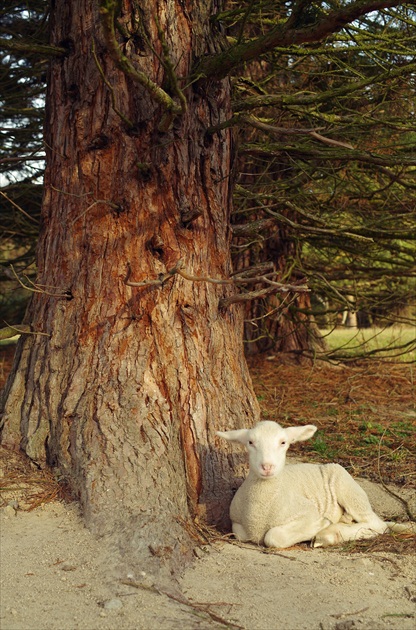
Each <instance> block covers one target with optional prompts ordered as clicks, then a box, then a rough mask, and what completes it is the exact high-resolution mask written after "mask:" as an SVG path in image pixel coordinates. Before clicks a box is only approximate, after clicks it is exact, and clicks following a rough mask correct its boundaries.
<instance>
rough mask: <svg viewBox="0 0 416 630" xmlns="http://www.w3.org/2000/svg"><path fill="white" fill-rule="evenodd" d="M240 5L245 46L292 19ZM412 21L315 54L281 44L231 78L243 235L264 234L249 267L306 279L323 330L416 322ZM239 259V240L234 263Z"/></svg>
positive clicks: (357, 26)
mask: <svg viewBox="0 0 416 630" xmlns="http://www.w3.org/2000/svg"><path fill="white" fill-rule="evenodd" d="M230 4H231V5H232V6H233V11H231V13H230V15H228V14H227V15H223V18H222V19H224V20H227V19H228V21H229V28H230V30H231V31H232V32H233V33H235V34H237V32H239V31H238V29H239V28H240V27H241V23H238V22H237V21H236V16H237V15H242V14H244V15H245V16H246V21H245V26H244V35H242V34H241V32H239V35H238V38H239V40H240V41H242V40H243V39H244V36H245V37H249V35H255V34H257V33H258V32H259V28H262V29H264V30H265V29H266V28H268V27H269V26H268V25H270V24H273V22H274V23H278V22H279V23H280V22H281V21H282V20H284V19H285V18H288V19H289V20H290V19H291V18H290V16H289V15H288V9H287V7H286V5H284V4H283V3H278V5H277V6H275V5H272V4H271V3H261V4H260V5H258V4H257V3H255V4H254V3H247V5H246V6H245V7H244V6H240V8H239V9H237V7H236V6H235V5H234V3H230ZM303 4H305V6H306V7H307V9H308V10H311V5H310V3H303ZM341 4H342V5H345V6H346V5H347V4H348V3H341ZM301 5H302V3H301V2H297V3H295V5H294V8H293V10H292V11H293V12H296V9H299V11H300V10H301ZM314 6H316V5H314ZM322 6H323V5H322ZM331 9H332V5H328V6H327V7H326V9H325V10H327V11H330V10H331ZM239 11H240V14H239V13H238V12H239ZM322 11H323V9H322ZM293 12H292V15H293ZM307 15H309V13H307ZM302 16H303V13H302V12H301V11H300V13H299V15H298V19H301V18H302ZM415 17H416V14H415V12H414V10H413V9H412V8H411V7H409V6H404V5H400V6H397V7H395V8H388V9H384V10H382V11H381V12H377V13H371V14H368V15H366V16H365V17H362V18H360V19H357V20H355V21H353V22H352V23H351V24H349V25H348V26H347V27H346V28H345V29H342V30H339V31H338V32H335V31H334V32H333V33H332V34H331V36H330V37H328V38H327V39H325V40H322V42H321V43H320V44H319V45H317V44H315V43H313V44H307V43H306V44H305V43H303V44H301V45H296V44H292V45H290V46H286V47H284V46H281V47H277V48H274V50H273V51H272V52H270V53H268V54H267V55H264V56H263V58H262V60H261V63H259V61H256V62H253V63H251V64H250V65H248V66H246V68H245V72H244V75H243V76H241V75H239V76H236V77H235V89H236V100H235V114H234V120H235V122H236V124H237V123H238V124H240V138H241V142H240V147H239V156H240V165H241V175H240V179H239V184H238V185H237V187H236V195H235V206H236V212H235V215H234V222H235V224H236V228H235V230H236V233H237V232H238V235H239V236H240V235H244V229H243V225H246V226H249V225H250V223H252V224H256V225H258V226H259V227H260V229H258V231H257V239H256V238H255V236H254V234H253V232H252V231H249V230H248V229H247V238H246V240H245V243H246V247H247V250H248V251H249V252H250V259H251V260H252V259H253V257H254V258H257V259H258V260H264V259H270V258H272V259H273V260H274V262H275V264H276V266H277V267H278V268H279V269H280V270H281V274H282V278H284V279H292V280H293V278H301V277H306V278H307V279H308V283H309V286H310V287H311V289H312V291H313V293H312V305H311V308H309V309H306V310H305V307H304V306H302V307H301V308H302V309H303V312H304V314H305V315H306V314H309V315H314V316H317V315H318V316H319V321H320V323H321V324H322V325H330V324H332V325H335V324H336V323H337V322H338V323H339V321H340V314H341V313H342V311H344V310H346V309H349V310H353V311H359V317H360V321H361V323H363V324H364V325H367V326H368V325H371V324H380V323H384V324H385V323H391V322H398V321H399V322H402V323H405V324H409V325H414V323H415V313H414V308H413V309H412V308H411V305H412V304H413V305H415V295H416V249H415V239H416V188H415V184H414V181H415V180H414V177H415V173H416V153H415V148H416V144H415V132H414V128H415V115H416V114H415V107H414V105H415V97H416V83H415V70H416V65H415V63H414V54H413V52H412V51H413V50H414V43H415V32H416V28H415V27H416V21H415ZM316 19H317V20H318V21H319V19H321V18H320V17H319V15H317V16H316ZM262 220H263V223H262ZM273 222H274V223H273ZM261 226H263V229H261ZM242 251H244V242H242V239H241V238H239V241H238V248H236V250H235V255H236V260H237V264H239V262H238V261H239V259H241V257H242ZM246 255H247V254H246ZM296 304H297V303H296V302H295V304H294V305H292V311H293V308H294V307H296ZM283 306H284V305H282V307H283ZM298 307H299V305H298ZM270 310H271V308H270V305H269V306H267V305H266V306H265V307H264V309H263V311H264V312H268V311H270ZM279 316H280V315H279ZM359 323H360V322H359ZM256 326H258V323H256ZM263 326H264V329H265V332H264V334H265V335H266V334H269V336H270V324H269V323H268V322H267V321H265V322H263Z"/></svg>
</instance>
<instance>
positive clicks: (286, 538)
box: [264, 515, 329, 549]
mask: <svg viewBox="0 0 416 630" xmlns="http://www.w3.org/2000/svg"><path fill="white" fill-rule="evenodd" d="M328 523H329V521H328V519H326V518H323V517H322V516H319V515H317V516H313V515H307V516H303V517H302V519H298V520H296V521H292V522H291V523H286V524H285V525H279V526H278V527H272V528H271V529H269V531H268V532H267V533H266V535H265V537H264V544H265V546H266V547H277V548H279V549H286V548H287V547H291V546H292V545H296V544H297V543H300V542H305V541H307V540H312V539H313V538H314V537H315V536H316V535H317V533H318V532H319V531H320V530H322V529H323V528H325V527H326V526H327V525H328Z"/></svg>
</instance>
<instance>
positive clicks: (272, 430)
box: [217, 420, 317, 479]
mask: <svg viewBox="0 0 416 630" xmlns="http://www.w3.org/2000/svg"><path fill="white" fill-rule="evenodd" d="M316 429H317V427H315V426H314V425H313V424H307V425H305V426H303V427H287V428H283V427H281V426H280V424H277V423H276V422H270V421H268V420H265V421H264V422H259V423H258V424H257V425H256V426H255V427H253V428H252V429H239V430H236V431H217V435H219V436H220V437H222V438H225V439H226V440H229V441H230V442H240V443H241V444H244V446H246V448H247V450H248V454H249V461H250V472H251V473H253V474H254V475H256V476H257V477H259V478H261V479H270V478H273V477H275V476H276V475H277V474H278V473H279V472H280V471H281V470H282V468H283V467H284V465H285V461H286V452H287V449H288V448H289V446H290V445H291V444H293V443H294V442H303V441H304V440H308V439H309V438H311V437H312V436H313V434H314V433H315V431H316Z"/></svg>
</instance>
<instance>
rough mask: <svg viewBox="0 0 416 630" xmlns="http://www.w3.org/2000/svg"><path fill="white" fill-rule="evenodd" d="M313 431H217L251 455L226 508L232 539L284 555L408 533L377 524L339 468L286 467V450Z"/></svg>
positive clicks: (267, 426)
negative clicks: (300, 547)
mask: <svg viewBox="0 0 416 630" xmlns="http://www.w3.org/2000/svg"><path fill="white" fill-rule="evenodd" d="M316 430H317V427H316V426H314V425H311V424H308V425H306V426H301V427H288V428H283V427H281V426H280V425H279V424H277V423H276V422H270V421H263V422H259V423H258V424H257V425H256V426H255V427H254V428H252V429H241V430H236V431H224V432H223V431H217V435H218V436H220V437H222V438H225V439H226V440H228V441H231V442H240V443H241V444H244V445H245V446H246V447H247V450H248V453H249V463H250V470H249V474H248V477H247V479H246V480H245V481H244V483H243V484H242V486H241V487H240V488H239V489H238V490H237V493H236V494H235V496H234V498H233V500H232V502H231V506H230V518H231V521H232V529H233V533H234V535H235V536H236V538H237V539H239V540H241V541H251V542H254V543H256V544H259V545H265V546H266V547H278V548H281V549H284V548H286V547H291V546H292V545H295V544H296V543H299V542H304V541H312V544H313V546H314V547H327V546H329V545H334V544H337V543H340V542H343V541H348V540H357V539H361V538H373V537H375V536H377V535H378V534H383V533H385V532H387V531H389V530H392V531H412V525H411V524H400V523H389V522H385V521H383V520H382V519H381V518H379V517H378V516H377V514H375V512H373V510H372V508H371V505H370V502H369V499H368V497H367V494H366V493H365V492H364V490H363V489H362V488H361V486H359V485H358V483H357V482H356V481H354V479H353V478H352V477H351V475H350V474H349V473H348V472H347V471H346V470H345V468H343V467H342V466H340V465H338V464H325V465H320V464H294V465H290V466H285V460H286V452H287V450H288V448H289V446H290V444H293V443H294V442H301V441H304V440H307V439H309V438H311V437H312V436H313V435H314V433H315V431H316Z"/></svg>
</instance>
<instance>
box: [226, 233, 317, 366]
mask: <svg viewBox="0 0 416 630" xmlns="http://www.w3.org/2000/svg"><path fill="white" fill-rule="evenodd" d="M297 255H298V254H297V252H296V243H295V241H294V240H293V237H290V235H289V234H287V232H286V230H285V228H284V227H283V226H278V225H274V226H273V227H270V228H269V230H268V233H267V238H264V239H262V240H261V241H259V243H258V244H257V246H256V247H251V248H250V249H249V250H248V251H245V252H243V254H237V255H235V256H234V267H235V268H236V269H239V268H243V267H245V266H250V265H258V264H259V263H263V262H266V261H272V262H273V263H274V265H275V268H276V270H277V271H278V272H279V273H280V281H281V282H288V283H293V282H294V281H296V280H299V279H300V278H299V277H296V276H295V275H294V274H292V275H289V277H288V270H287V267H288V261H289V263H290V261H291V260H292V261H293V260H294V259H296V257H297ZM310 312H311V300H310V294H309V293H298V294H297V295H296V294H293V293H279V294H275V295H267V296H266V297H264V298H260V299H256V300H252V301H250V302H247V305H246V309H245V322H244V339H245V342H246V354H247V355H249V356H250V355H256V354H260V353H262V352H266V351H272V352H277V353H279V355H280V357H281V358H282V359H283V358H286V357H290V358H291V359H296V360H299V361H303V360H308V358H310V357H312V356H313V354H314V351H315V350H317V349H319V350H321V351H322V350H325V349H326V346H325V340H324V339H323V338H322V336H321V334H320V332H319V329H318V326H317V325H316V323H315V321H314V319H313V317H312V316H311V314H310Z"/></svg>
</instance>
